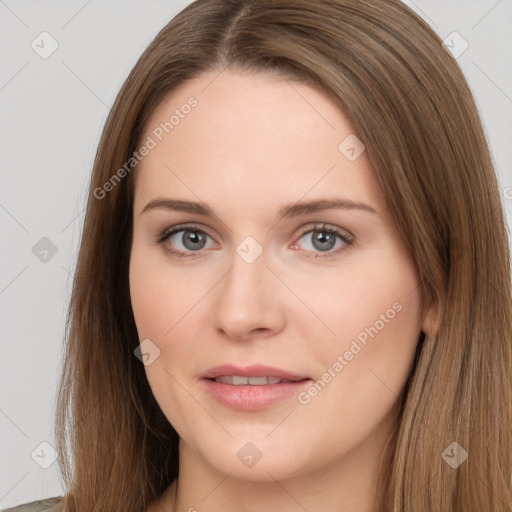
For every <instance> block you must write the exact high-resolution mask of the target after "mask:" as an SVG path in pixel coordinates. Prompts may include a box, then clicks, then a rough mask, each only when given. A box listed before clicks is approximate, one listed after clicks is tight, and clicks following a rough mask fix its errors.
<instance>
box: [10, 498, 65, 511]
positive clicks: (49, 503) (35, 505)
mask: <svg viewBox="0 0 512 512" xmlns="http://www.w3.org/2000/svg"><path fill="white" fill-rule="evenodd" d="M61 501H62V497H61V496H59V497H55V498H47V499H45V500H39V501H31V502H30V503H24V504H23V505H18V506H16V507H12V508H6V509H5V510H2V511H1V512H53V511H54V507H55V506H56V505H58V504H59V503H60V502H61Z"/></svg>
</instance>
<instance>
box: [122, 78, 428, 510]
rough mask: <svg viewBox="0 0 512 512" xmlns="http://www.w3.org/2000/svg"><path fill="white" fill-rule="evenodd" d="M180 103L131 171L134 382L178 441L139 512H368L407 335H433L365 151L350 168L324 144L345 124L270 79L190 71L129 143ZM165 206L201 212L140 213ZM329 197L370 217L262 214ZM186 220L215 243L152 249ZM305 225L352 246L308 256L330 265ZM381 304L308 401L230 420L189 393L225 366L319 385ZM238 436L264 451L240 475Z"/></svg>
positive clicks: (324, 104) (306, 93) (200, 395)
mask: <svg viewBox="0 0 512 512" xmlns="http://www.w3.org/2000/svg"><path fill="white" fill-rule="evenodd" d="M191 96H194V97H195V98H196V99H197V101H198V104H197V106H196V107H195V108H194V109H192V110H191V112H190V113H189V114H188V115H187V116H184V118H182V119H181V118H180V121H179V124H177V125H176V126H175V127H174V129H173V130H172V132H170V133H169V134H167V135H165V136H164V137H163V138H162V141H159V142H158V144H157V145H156V147H155V148H153V149H152V150H151V151H150V152H149V154H148V155H147V156H146V157H145V158H144V159H143V160H142V161H141V163H140V164H139V166H138V167H137V169H136V171H135V172H136V186H135V197H134V219H133V220H134V236H133V245H132V252H131V261H130V291H131V300H132V306H133V312H134V317H135V321H136V325H137V329H138V334H139V338H140V340H141V341H142V340H144V339H146V338H149V339H150V340H151V341H152V343H154V345H155V346H157V347H158V349H159V350H160V355H159V357H157V358H156V359H155V360H154V362H152V363H151V364H150V365H148V366H145V369H146V374H147V378H148V381H149V383H150V386H151V389H152V391H153V393H154V395H155V398H156V399H157V401H158V403H159V405H160V407H161V409H162V411H163V413H164V414H165V416H166V417H167V418H168V420H169V422H170V423H171V424H172V425H173V427H174V428H175V429H176V431H177V432H178V434H179V435H180V477H179V480H178V484H177V485H176V482H174V483H173V484H172V485H171V486H170V487H169V488H168V489H167V491H166V493H164V494H163V495H162V496H161V498H160V499H159V500H157V501H155V502H154V503H153V504H152V505H151V506H150V508H149V509H148V510H150V511H151V512H156V511H158V510H167V511H169V510H174V511H178V510H179V511H187V510H190V511H191V510H194V509H196V510H197V511H199V512H201V511H202V510H208V511H214V512H216V511H219V512H220V511H222V512H229V511H235V510H236V511H239V510H244V511H248V512H253V511H254V512H256V511H262V510H281V511H283V512H288V511H297V510H303V508H304V509H306V510H310V511H312V510H323V511H324V512H330V511H337V512H340V511H342V512H348V511H358V512H369V511H370V510H372V507H371V502H372V498H373V495H374V493H375V488H376V478H377V470H378V466H379V462H380V457H381V456H382V453H383V448H384V446H385V443H386V441H387V439H388V438H389V436H390V433H391V431H392V428H393V425H394V421H395V418H396V414H397V401H398V395H399V394H400V392H401V391H402V389H403V387H404V385H405V382H406V379H407V376H408V373H409V371H410V368H411V365H412V361H413V356H414V350H415V348H416V345H417V341H418V337H419V335H420V331H421V330H423V331H425V332H429V330H430V326H431V325H432V314H433V313H432V311H430V310H429V311H428V312H427V315H426V316H425V317H424V318H422V317H421V316H420V306H421V295H420V286H419V280H418V275H417V272H416V267H415V265H414V262H413V261H412V259H411V257H410V255H409V253H408V251H407V250H406V248H405V245H404V243H403V241H402V239H401V237H400V235H399V233H398V231H397V228H396V225H395V223H394V221H393V219H392V217H391V215H390V211H389V208H388V205H387V202H386V198H385V197H384V195H383V193H382V190H381V189H380V187H379V185H378V182H377V178H376V176H375V174H374V171H373V169H372V167H371V165H370V162H369V160H368V158H367V154H366V152H363V153H362V154H361V155H360V156H359V157H358V158H357V159H356V160H355V161H349V160H348V159H347V158H346V157H345V155H344V154H342V153H341V152H340V151H339V150H338V146H339V144H340V142H341V141H343V140H344V139H345V138H346V137H347V136H348V135H350V134H353V133H354V128H353V126H352V125H351V123H350V122H349V120H348V119H347V118H346V117H345V116H344V115H343V113H342V112H341V111H340V110H339V109H338V108H337V106H336V105H335V104H334V103H332V102H331V100H329V99H328V98H327V97H326V96H325V95H324V94H323V93H322V92H320V91H319V90H316V89H315V88H312V87H311V86H309V85H306V84H305V83H298V82H289V81H286V80H282V79H281V78H279V77H277V76H273V75H270V74H269V75H267V74H254V73H239V72H232V71H227V70H226V71H223V72H222V73H221V74H220V75H219V73H218V72H216V73H210V74H206V75H202V76H200V77H199V78H196V79H194V80H193V81H191V82H188V83H187V84H185V85H184V86H182V87H181V88H179V89H177V90H175V91H173V92H172V93H171V94H170V95H169V96H168V97H167V98H166V99H165V101H163V102H162V103H161V104H160V105H159V107H158V108H157V109H156V110H155V111H154V113H153V115H152V117H151V119H150V120H149V122H148V123H147V125H146V128H145V133H144V135H143V137H142V139H141V140H146V137H147V136H151V134H152V131H153V130H154V129H155V127H157V126H158V125H159V124H160V123H162V122H165V121H166V120H168V119H169V117H170V116H171V115H172V113H173V111H174V110H175V109H176V108H180V106H182V105H183V104H185V103H186V102H187V99H188V98H190V97H191ZM153 138H155V137H154V136H153ZM171 197H172V198H174V199H181V200H190V201H199V202H201V203H206V204H207V205H208V206H209V207H210V208H211V210H212V211H213V212H214V214H215V215H214V216H210V217H206V216H204V215H199V214H196V213H186V212H176V211H171V210H165V209H153V210H148V211H146V212H144V213H141V211H142V210H143V208H144V207H145V205H146V204H147V203H148V202H149V201H151V200H153V199H155V198H171ZM333 198H343V199H348V200H351V201H356V202H360V203H365V204H367V205H369V206H371V207H372V208H374V209H375V210H376V213H372V212H368V211H365V210H361V209H329V210H326V211H319V212H316V213H309V214H306V215H301V216H298V217H293V218H288V219H284V220H281V221H279V222H277V221H276V215H277V211H278V210H279V208H280V207H282V206H283V205H285V204H294V203H297V202H298V201H309V200H314V199H333ZM182 223H194V224H198V225H199V226H200V227H202V228H203V229H205V230H206V231H208V233H209V234H211V237H207V242H206V245H205V248H203V249H199V251H196V252H194V250H193V247H194V246H192V250H191V249H190V247H191V246H190V245H188V246H185V245H183V243H182V234H183V232H181V233H179V234H178V235H174V236H173V238H172V239H168V240H166V241H164V242H163V243H161V244H159V243H156V239H157V238H158V235H159V233H161V232H162V231H163V230H165V229H166V228H169V227H171V226H175V225H178V224H182ZM315 223H326V224H328V225H329V227H337V228H339V229H340V230H341V232H342V233H347V232H348V233H350V234H351V235H352V237H353V244H352V245H350V246H348V245H347V244H346V243H344V242H343V241H342V240H341V239H339V238H337V237H336V240H337V241H336V245H335V247H333V248H332V249H329V250H328V251H327V254H328V256H329V257H324V258H321V257H315V256H319V255H320V256H322V255H325V254H326V252H322V250H321V249H319V248H318V245H314V244H313V238H312V234H313V233H312V230H313V229H314V226H313V224H315ZM320 231H321V232H322V230H321V229H320ZM186 233H189V232H188V231H187V232H186ZM194 233H196V232H195V231H192V234H194ZM308 233H309V234H308ZM247 236H252V237H253V238H254V239H255V240H256V241H257V243H258V244H259V245H260V246H261V247H262V248H263V252H262V253H261V254H260V255H259V257H258V258H256V259H255V261H254V262H252V263H248V262H247V261H246V260H244V259H243V258H242V257H241V256H239V254H238V253H237V252H236V249H237V246H238V245H239V244H240V243H241V242H242V241H243V240H244V239H245V237H247ZM164 247H170V248H174V249H175V250H181V251H184V252H186V253H187V254H188V255H190V254H192V257H187V258H183V259H180V258H177V257H176V256H173V255H170V254H169V253H167V252H166V251H165V249H164ZM320 247H321V246H320ZM393 304H395V306H396V304H399V305H400V306H401V310H400V312H397V313H396V315H394V318H393V319H392V320H389V321H388V322H386V323H385V325H384V327H383V328H382V329H380V330H378V334H377V335H375V336H374V337H373V338H370V337H369V338H368V341H367V345H366V346H362V347H363V348H362V350H360V351H359V352H358V353H357V354H356V355H355V356H354V357H353V358H352V359H351V360H350V361H348V362H347V364H346V366H344V367H343V369H342V371H341V372H339V373H337V374H336V376H335V377H333V378H332V379H331V381H330V382H329V383H328V384H327V385H326V386H325V387H324V388H323V389H322V390H321V392H319V393H318V394H317V396H314V397H311V400H310V401H309V403H307V404H302V403H300V402H299V400H298V398H297V396H294V397H292V398H290V399H287V400H285V401H282V402H279V403H277V404H274V405H272V406H270V407H268V408H266V409H264V410H261V411H250V412H246V411H239V410H234V409H232V408H230V407H227V406H225V405H222V404H220V403H218V402H217V401H216V400H215V399H214V398H212V397H211V396H210V395H209V394H208V393H207V392H206V391H205V389H204V387H203V386H202V384H203V383H201V382H200V379H199V376H200V375H201V374H202V373H203V372H204V371H206V370H207V369H209V368H211V367H213V366H216V365H218V364H223V363H235V364H238V365H240V366H247V365H250V364H256V363H258V364H267V365H271V366H277V367H280V368H283V369H286V370H288V371H291V372H294V373H298V374H301V375H305V376H309V377H311V378H312V379H313V380H317V379H321V378H322V375H323V374H324V373H325V372H326V370H327V369H328V368H330V367H331V368H332V366H333V363H335V361H337V358H338V356H339V355H343V354H344V353H345V352H346V351H347V350H349V349H350V346H351V343H352V341H353V340H354V339H356V337H357V335H358V334H360V333H361V332H362V331H364V329H365V327H370V326H373V325H375V324H376V321H377V320H379V318H381V316H380V315H382V314H385V313H386V311H388V310H389V309H390V308H392V306H393ZM359 345H361V344H359ZM247 442H251V443H253V444H254V445H255V446H256V447H257V448H258V449H259V451H260V452H261V454H262V457H261V459H260V460H259V461H258V462H257V463H256V464H255V465H254V466H253V467H251V468H249V467H247V466H245V465H244V464H242V462H241V461H240V460H239V458H238V457H237V452H238V451H239V450H240V449H241V448H242V447H243V446H244V445H245V444H246V443H247ZM175 496H177V501H176V502H175V501H174V500H175ZM302 507H303V508H302Z"/></svg>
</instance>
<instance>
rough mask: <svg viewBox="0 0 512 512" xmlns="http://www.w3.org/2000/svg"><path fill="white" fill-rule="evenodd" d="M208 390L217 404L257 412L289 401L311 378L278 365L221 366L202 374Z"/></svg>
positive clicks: (202, 379) (308, 383)
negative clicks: (272, 366)
mask: <svg viewBox="0 0 512 512" xmlns="http://www.w3.org/2000/svg"><path fill="white" fill-rule="evenodd" d="M201 381H202V382H203V383H204V386H205V389H206V391H207V393H208V394H209V395H210V396H211V397H212V398H214V399H215V400H216V401H217V402H219V403H220V404H222V405H224V406H227V407H229V408H232V409H238V410H243V411H259V410H262V409H266V408H268V407H270V406H272V405H274V404H276V403H278V402H283V401H285V400H289V399H290V398H291V397H293V396H294V395H296V394H297V393H299V392H300V391H301V390H302V389H304V387H305V386H307V385H310V383H311V382H312V380H311V379H310V378H309V377H306V376H303V375H297V374H293V373H291V372H289V371H286V370H282V369H280V368H271V367H268V366H250V367H245V368H243V367H235V366H234V365H223V366H217V367H215V368H212V369H211V370H209V371H208V372H206V373H205V374H204V375H202V376H201Z"/></svg>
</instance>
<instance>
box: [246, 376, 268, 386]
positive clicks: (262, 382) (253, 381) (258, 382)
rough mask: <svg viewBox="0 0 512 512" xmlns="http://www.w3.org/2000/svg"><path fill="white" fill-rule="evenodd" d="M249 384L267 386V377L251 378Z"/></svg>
mask: <svg viewBox="0 0 512 512" xmlns="http://www.w3.org/2000/svg"><path fill="white" fill-rule="evenodd" d="M248 382H249V384H250V385H251V386H265V385H266V384H267V377H249V379H248Z"/></svg>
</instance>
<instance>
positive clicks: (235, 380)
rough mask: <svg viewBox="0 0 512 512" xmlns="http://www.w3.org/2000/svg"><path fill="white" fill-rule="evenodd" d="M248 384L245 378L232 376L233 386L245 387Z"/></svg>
mask: <svg viewBox="0 0 512 512" xmlns="http://www.w3.org/2000/svg"><path fill="white" fill-rule="evenodd" d="M248 382H249V379H248V378H247V377H241V376H240V375H233V382H232V384H233V386H245V385H247V384H248Z"/></svg>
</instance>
